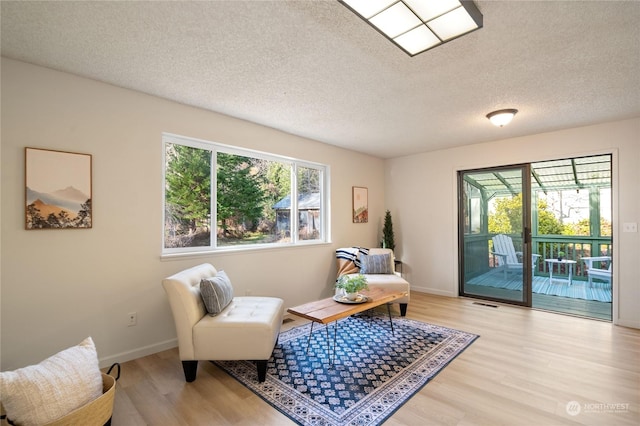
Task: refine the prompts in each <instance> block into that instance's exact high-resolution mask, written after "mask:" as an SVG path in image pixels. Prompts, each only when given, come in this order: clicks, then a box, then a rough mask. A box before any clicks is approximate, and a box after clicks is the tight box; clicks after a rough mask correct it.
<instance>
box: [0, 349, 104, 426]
mask: <svg viewBox="0 0 640 426" xmlns="http://www.w3.org/2000/svg"><path fill="white" fill-rule="evenodd" d="M0 395H2V404H3V405H4V409H5V410H6V413H7V417H8V418H9V419H11V421H13V422H14V423H16V424H19V425H21V426H29V425H42V424H45V423H50V422H52V421H54V420H56V419H59V418H61V417H64V416H66V415H67V414H69V413H70V412H71V411H73V410H75V409H77V408H80V407H82V406H83V405H85V404H86V403H88V402H91V401H93V400H94V399H96V398H98V397H99V396H101V395H102V373H101V372H100V368H99V366H98V353H97V352H96V346H95V344H94V343H93V340H92V339H91V337H87V338H86V339H85V340H83V341H82V342H81V343H80V344H79V345H77V346H73V347H71V348H68V349H65V350H63V351H61V352H58V353H57V354H55V355H53V356H51V357H49V358H47V359H45V360H44V361H42V362H41V363H40V364H37V365H30V366H28V367H24V368H19V369H17V370H14V371H3V372H1V373H0Z"/></svg>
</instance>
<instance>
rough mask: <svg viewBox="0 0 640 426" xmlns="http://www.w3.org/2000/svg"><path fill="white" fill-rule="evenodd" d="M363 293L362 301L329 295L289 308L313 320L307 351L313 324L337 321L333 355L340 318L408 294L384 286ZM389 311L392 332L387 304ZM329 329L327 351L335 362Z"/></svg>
mask: <svg viewBox="0 0 640 426" xmlns="http://www.w3.org/2000/svg"><path fill="white" fill-rule="evenodd" d="M361 294H363V295H365V296H367V301H366V302H362V303H340V302H337V301H335V300H334V299H333V297H327V298H326V299H322V300H317V301H315V302H309V303H305V304H303V305H299V306H296V307H293V308H289V309H287V312H289V313H291V314H293V315H296V316H299V317H302V318H306V319H308V320H311V321H312V323H311V330H310V331H309V338H308V340H307V352H308V351H309V343H310V342H311V334H312V333H313V324H314V323H319V324H324V325H325V326H328V324H329V323H332V322H335V324H334V329H333V355H335V349H336V336H337V332H338V320H341V319H343V318H346V317H349V316H351V315H354V314H357V313H360V312H364V311H368V310H369V309H373V308H375V307H378V306H380V305H383V304H385V303H387V304H388V303H390V302H393V301H394V300H396V299H400V298H402V297H404V296H406V295H407V293H406V292H404V291H395V290H388V289H383V288H374V289H371V290H365V291H362V292H361ZM387 312H388V313H389V323H390V324H391V332H393V321H392V319H391V310H390V308H389V306H388V305H387ZM326 331H327V351H328V353H329V361H330V362H331V364H333V361H332V357H331V352H332V351H331V348H330V339H329V328H328V327H326Z"/></svg>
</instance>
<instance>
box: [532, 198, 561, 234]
mask: <svg viewBox="0 0 640 426" xmlns="http://www.w3.org/2000/svg"><path fill="white" fill-rule="evenodd" d="M560 234H562V224H561V223H560V221H559V220H558V218H557V217H556V216H555V215H554V214H553V213H552V212H550V211H549V206H548V204H547V202H546V201H545V200H539V201H538V235H560Z"/></svg>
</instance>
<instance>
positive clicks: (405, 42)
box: [338, 0, 482, 56]
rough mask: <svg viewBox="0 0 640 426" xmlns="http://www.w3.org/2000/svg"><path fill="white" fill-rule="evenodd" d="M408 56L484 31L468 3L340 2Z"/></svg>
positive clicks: (465, 0)
mask: <svg viewBox="0 0 640 426" xmlns="http://www.w3.org/2000/svg"><path fill="white" fill-rule="evenodd" d="M338 1H339V2H340V3H342V4H343V5H345V6H346V7H347V8H349V9H350V10H351V11H352V12H354V13H355V14H356V15H358V16H359V17H360V18H362V19H364V20H365V21H366V22H367V23H369V24H370V25H371V26H372V27H373V28H375V29H376V30H378V31H379V32H380V33H381V34H382V35H384V36H385V37H387V38H388V39H389V40H391V41H392V42H393V43H395V44H396V45H397V46H398V47H400V48H401V49H402V50H404V51H405V52H407V54H408V55H409V56H415V55H417V54H418V53H422V52H424V51H427V50H429V49H432V48H434V47H436V46H439V45H441V44H442V43H446V42H448V41H450V40H453V39H455V38H458V37H460V36H462V35H464V34H468V33H470V32H472V31H475V30H477V29H479V28H482V14H481V13H480V11H479V10H478V8H477V7H476V6H475V4H473V2H472V1H469V0H401V1H398V0H338Z"/></svg>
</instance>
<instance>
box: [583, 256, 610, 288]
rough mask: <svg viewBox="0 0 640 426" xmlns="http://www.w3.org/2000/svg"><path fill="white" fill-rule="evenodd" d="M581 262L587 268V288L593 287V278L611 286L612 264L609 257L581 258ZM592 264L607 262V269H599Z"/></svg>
mask: <svg viewBox="0 0 640 426" xmlns="http://www.w3.org/2000/svg"><path fill="white" fill-rule="evenodd" d="M582 260H583V261H584V263H585V266H586V267H587V275H588V277H589V287H592V286H593V282H592V280H593V278H599V279H601V280H604V281H607V282H608V283H609V284H611V271H612V269H611V266H612V265H613V262H611V256H593V257H583V258H582ZM593 262H609V268H608V269H599V268H594V267H593Z"/></svg>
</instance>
